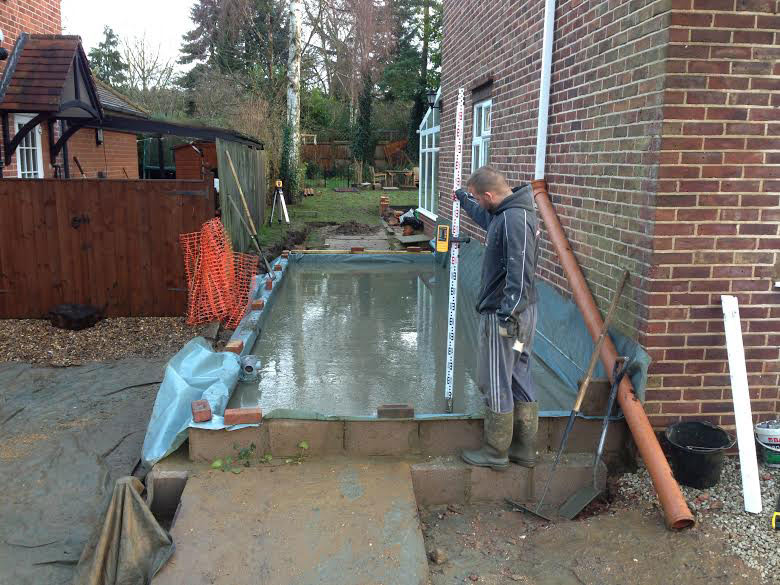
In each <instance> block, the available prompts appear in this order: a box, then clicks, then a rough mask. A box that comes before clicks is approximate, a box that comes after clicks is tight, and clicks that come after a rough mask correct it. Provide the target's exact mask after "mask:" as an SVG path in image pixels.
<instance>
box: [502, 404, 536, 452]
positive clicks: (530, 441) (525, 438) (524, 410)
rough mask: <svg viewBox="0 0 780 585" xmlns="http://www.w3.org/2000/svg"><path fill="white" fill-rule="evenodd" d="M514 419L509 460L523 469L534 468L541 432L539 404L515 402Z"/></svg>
mask: <svg viewBox="0 0 780 585" xmlns="http://www.w3.org/2000/svg"><path fill="white" fill-rule="evenodd" d="M514 419H515V420H514V423H515V424H514V432H513V433H512V445H511V446H510V447H509V460H510V461H511V462H513V463H517V464H518V465H522V466H523V467H534V466H535V465H536V461H537V459H538V458H537V455H536V433H537V431H538V430H539V403H538V402H517V401H515V412H514Z"/></svg>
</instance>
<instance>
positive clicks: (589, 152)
mask: <svg viewBox="0 0 780 585" xmlns="http://www.w3.org/2000/svg"><path fill="white" fill-rule="evenodd" d="M779 12H780V3H779V2H777V1H776V0H640V1H638V2H637V1H632V2H628V1H619V0H597V1H594V2H585V1H583V0H563V1H560V2H558V5H557V9H556V12H555V33H554V39H555V41H554V46H553V56H552V82H551V91H550V115H549V124H548V139H547V160H546V167H545V178H546V181H547V184H548V189H549V194H550V197H551V199H552V201H553V203H554V205H555V208H556V211H557V213H558V215H559V217H560V221H561V223H562V224H563V227H564V229H565V230H566V233H567V236H568V238H569V240H570V241H571V244H572V248H573V250H574V252H575V255H576V257H577V260H578V261H579V263H580V266H581V267H582V270H583V272H584V274H585V277H586V279H587V281H588V283H589V286H590V289H591V292H592V293H593V295H594V297H595V299H596V300H597V302H598V304H599V306H600V308H601V309H602V312H604V311H605V310H606V307H607V305H608V302H609V299H610V298H611V294H612V291H614V290H615V288H616V284H617V279H618V277H619V275H620V273H621V270H622V269H623V268H628V269H629V270H630V271H631V273H632V275H633V278H632V286H631V288H630V290H627V291H626V292H627V293H628V294H624V299H623V302H622V305H621V306H622V311H621V312H620V313H619V314H618V321H619V328H620V329H621V330H623V331H624V332H626V333H627V334H629V335H631V336H632V337H634V338H636V339H638V340H639V342H640V343H641V344H642V345H643V346H644V347H645V348H646V349H647V351H648V353H649V354H650V355H651V357H652V359H653V363H652V365H651V368H650V371H649V374H650V377H649V382H648V388H647V391H646V404H645V408H646V411H647V413H648V415H649V416H650V419H651V422H652V423H653V424H654V425H655V426H656V427H663V426H665V425H667V424H669V423H671V422H674V421H677V420H680V419H681V418H691V419H697V420H709V421H711V422H713V423H716V424H721V425H725V426H730V425H732V424H733V422H734V417H733V414H732V404H731V400H730V398H731V389H730V379H729V372H728V362H727V356H726V343H725V336H724V330H723V315H722V310H721V302H720V295H721V294H731V295H735V296H737V297H738V299H739V302H740V311H741V318H742V328H743V336H744V345H745V353H746V360H747V371H748V378H749V385H750V393H751V396H752V398H753V413H754V416H755V418H757V419H761V420H766V419H769V418H775V417H776V415H777V413H778V410H779V408H778V407H779V406H780V402H779V401H778V373H779V372H780V288H777V287H776V286H775V283H776V282H777V281H778V280H780V251H779V250H780V236H778V226H779V225H780V206H779V204H780V14H779ZM543 15H544V1H543V0H526V1H523V2H510V1H509V0H488V1H482V2H477V1H476V0H458V1H454V0H445V1H444V38H443V54H442V76H441V79H442V86H441V100H440V103H441V104H442V106H443V107H442V109H441V112H440V119H441V123H440V124H438V119H436V120H435V122H437V123H436V124H434V123H433V122H434V114H433V113H430V114H429V118H427V119H426V120H427V122H426V124H427V125H425V124H424V128H422V132H421V134H426V132H427V134H430V138H429V139H427V140H426V141H425V142H424V143H423V140H422V139H421V144H423V150H425V152H422V151H421V152H422V154H424V158H425V160H421V162H420V166H421V172H422V177H421V197H420V206H421V211H422V214H423V215H424V216H425V218H426V222H427V223H428V225H429V226H432V225H433V224H434V223H435V222H437V221H447V220H449V218H450V215H451V202H450V196H449V189H450V187H451V185H452V173H453V145H454V129H455V104H456V99H457V91H458V88H460V87H463V88H465V90H466V108H465V136H464V150H463V168H464V177H463V178H464V179H466V178H467V176H468V172H469V171H470V170H472V169H474V168H477V167H478V166H480V165H481V164H485V163H489V164H491V165H493V166H494V167H496V168H497V169H499V170H500V171H502V172H504V173H506V174H507V176H508V177H509V179H510V180H511V181H512V182H521V181H530V180H531V179H533V178H534V156H535V150H536V123H537V108H538V103H539V83H540V64H541V49H542V28H543ZM438 116H439V114H438V113H437V114H436V115H435V117H436V118H438ZM434 135H435V136H434ZM426 161H427V162H426ZM426 169H428V170H426ZM437 171H438V172H437ZM426 180H427V183H426ZM424 185H428V186H427V187H426V188H425V189H424V188H423V187H424ZM461 226H462V228H461V229H465V231H466V232H467V233H470V234H471V235H473V236H476V237H478V238H480V237H482V235H483V234H482V232H481V230H480V229H479V228H478V227H476V226H475V225H473V224H470V223H469V222H465V225H464V223H461ZM543 240H544V241H543V253H542V258H541V260H540V267H539V274H538V276H539V277H540V278H541V279H543V280H545V281H547V282H548V283H550V284H552V285H553V286H555V287H556V288H557V290H559V291H560V292H561V294H563V295H564V296H570V294H571V293H570V289H569V285H568V282H567V280H566V278H565V277H564V275H563V271H562V268H561V266H560V265H559V262H558V260H557V257H556V255H555V252H554V250H553V249H552V247H551V245H550V243H549V240H548V239H547V238H546V233H543Z"/></svg>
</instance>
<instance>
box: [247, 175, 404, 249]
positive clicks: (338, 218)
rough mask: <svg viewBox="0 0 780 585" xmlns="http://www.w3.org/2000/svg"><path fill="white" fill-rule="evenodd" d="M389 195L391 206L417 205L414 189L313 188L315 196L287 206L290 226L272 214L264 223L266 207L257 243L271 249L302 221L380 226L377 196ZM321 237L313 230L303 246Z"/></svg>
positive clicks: (316, 243) (268, 211)
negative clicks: (355, 190)
mask: <svg viewBox="0 0 780 585" xmlns="http://www.w3.org/2000/svg"><path fill="white" fill-rule="evenodd" d="M382 195H387V196H388V197H390V205H391V206H396V205H399V206H408V207H414V208H416V207H417V191H416V190H415V191H360V192H359V193H336V192H335V191H333V189H317V195H315V196H314V197H306V198H304V199H303V200H302V201H301V202H300V203H296V204H295V205H290V206H288V208H287V209H288V211H289V214H290V225H286V224H279V223H278V222H277V221H276V219H277V217H278V216H277V217H274V222H273V225H271V226H269V225H268V216H269V215H270V214H271V209H270V208H267V209H266V222H265V224H264V225H263V227H262V228H260V231H259V236H260V244H261V245H262V246H263V247H264V248H266V247H267V248H269V249H271V248H273V247H274V246H277V245H279V244H280V243H281V242H283V241H284V240H285V239H286V237H287V234H288V233H289V232H291V231H301V230H304V229H305V228H306V224H311V223H314V224H319V223H321V222H327V223H346V222H348V221H354V222H357V223H362V224H367V225H377V226H378V225H380V221H379V198H380V197H381V196H382ZM321 244H322V240H321V238H320V237H319V235H318V231H317V230H316V229H313V230H311V231H310V232H309V235H308V237H307V238H306V242H305V245H306V246H307V247H313V246H319V245H321Z"/></svg>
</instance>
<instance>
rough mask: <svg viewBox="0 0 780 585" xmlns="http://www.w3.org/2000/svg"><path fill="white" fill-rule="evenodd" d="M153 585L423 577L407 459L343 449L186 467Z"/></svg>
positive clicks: (358, 582)
mask: <svg viewBox="0 0 780 585" xmlns="http://www.w3.org/2000/svg"><path fill="white" fill-rule="evenodd" d="M171 533H172V535H173V539H174V542H175V543H176V552H175V553H174V555H173V557H172V558H171V560H170V561H169V562H168V564H167V565H166V566H165V567H163V569H162V570H161V571H160V573H159V574H158V575H157V576H156V577H155V578H154V580H153V581H152V583H153V584H154V585H173V584H176V585H178V584H181V583H187V584H189V585H200V584H207V583H208V584H217V585H219V584H225V585H228V584H229V585H245V584H246V585H249V584H252V585H256V584H257V583H268V584H271V583H273V584H278V585H315V584H328V585H330V584H333V583H339V584H340V585H371V584H377V585H378V584H395V583H399V584H400V583H404V584H409V585H416V584H420V585H422V584H425V583H427V582H428V576H429V575H428V565H427V560H426V554H425V548H424V544H423V538H422V533H421V531H420V527H419V521H418V515H417V505H416V502H415V497H414V492H413V489H412V479H411V472H410V466H409V464H408V463H406V462H402V461H397V460H390V459H385V460H382V461H376V460H360V459H349V460H347V459H345V458H329V459H318V460H312V461H304V462H303V463H302V464H300V465H298V464H296V463H291V464H279V465H273V466H271V465H269V466H259V467H250V468H243V470H242V472H241V473H239V474H235V473H231V472H229V471H228V472H222V471H218V470H210V469H208V470H207V469H203V468H200V469H199V470H197V471H196V472H194V473H191V474H190V477H189V480H188V481H187V485H186V487H185V488H184V492H183V494H182V499H181V507H180V509H179V512H178V516H177V520H176V522H175V524H174V526H173V528H172V530H171Z"/></svg>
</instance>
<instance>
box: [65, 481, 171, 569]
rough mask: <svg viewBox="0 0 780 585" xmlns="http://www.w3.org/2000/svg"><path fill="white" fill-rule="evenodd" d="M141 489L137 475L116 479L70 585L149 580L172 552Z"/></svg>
mask: <svg viewBox="0 0 780 585" xmlns="http://www.w3.org/2000/svg"><path fill="white" fill-rule="evenodd" d="M143 490H144V486H143V484H142V483H141V482H140V481H139V480H138V478H135V477H122V478H120V479H118V480H117V481H116V483H115V484H114V491H113V494H112V496H111V501H110V502H109V503H108V506H107V508H106V511H105V514H104V520H103V524H102V525H101V526H99V527H98V530H96V531H95V532H94V534H93V536H92V538H91V539H90V542H89V543H88V544H87V546H86V547H85V548H84V552H83V553H82V556H81V559H80V560H79V564H78V567H77V568H76V574H75V576H74V579H73V585H141V584H142V583H149V582H150V581H151V579H152V577H154V575H155V574H156V573H157V571H159V570H160V568H161V567H162V566H163V565H164V564H165V562H166V561H167V560H168V559H169V558H170V556H171V555H172V554H173V550H174V545H173V539H172V538H171V535H170V534H168V532H167V531H166V530H164V529H163V528H162V527H161V526H160V525H159V524H158V523H157V520H156V519H155V517H154V516H153V515H152V511H151V510H150V509H149V506H147V504H146V502H145V501H144V499H143V498H142V497H141V494H142V492H143Z"/></svg>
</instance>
